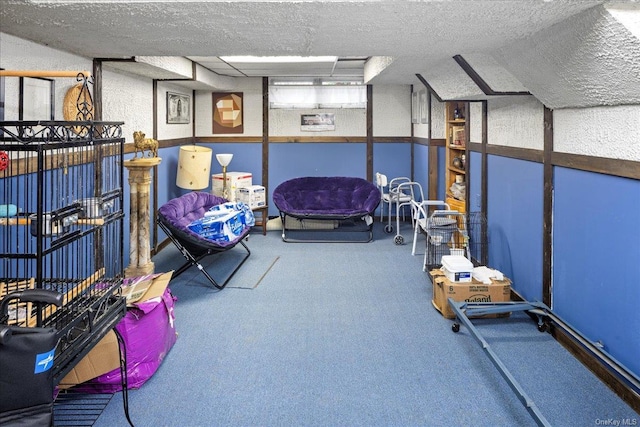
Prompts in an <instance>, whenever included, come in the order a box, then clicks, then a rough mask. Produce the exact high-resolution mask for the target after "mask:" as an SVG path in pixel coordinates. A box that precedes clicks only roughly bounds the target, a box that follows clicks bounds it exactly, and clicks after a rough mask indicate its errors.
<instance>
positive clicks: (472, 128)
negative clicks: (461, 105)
mask: <svg viewBox="0 0 640 427" xmlns="http://www.w3.org/2000/svg"><path fill="white" fill-rule="evenodd" d="M467 122H468V124H469V133H470V135H469V138H470V139H471V142H482V103H481V102H471V103H470V104H469V112H468V113H467Z"/></svg>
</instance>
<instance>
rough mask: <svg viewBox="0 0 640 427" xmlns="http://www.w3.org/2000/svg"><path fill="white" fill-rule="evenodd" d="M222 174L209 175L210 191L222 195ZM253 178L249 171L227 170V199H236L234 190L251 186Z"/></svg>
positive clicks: (233, 200)
mask: <svg viewBox="0 0 640 427" xmlns="http://www.w3.org/2000/svg"><path fill="white" fill-rule="evenodd" d="M223 183H224V179H223V174H221V173H216V174H213V175H211V188H212V190H211V192H212V193H213V194H214V195H216V196H220V197H222V189H223ZM251 185H253V178H252V175H251V173H249V172H227V190H228V191H229V201H230V202H235V201H236V190H237V189H238V188H242V187H251Z"/></svg>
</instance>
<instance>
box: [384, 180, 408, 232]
mask: <svg viewBox="0 0 640 427" xmlns="http://www.w3.org/2000/svg"><path fill="white" fill-rule="evenodd" d="M407 182H411V180H410V179H409V178H406V177H397V178H393V179H392V180H391V182H389V181H388V180H387V176H386V175H384V174H382V173H380V172H376V185H377V187H378V189H379V190H380V200H381V201H382V205H381V206H380V222H383V221H384V209H385V205H386V207H387V214H388V219H389V221H388V224H387V225H386V226H385V228H384V231H385V232H387V233H392V232H393V226H392V225H391V211H392V209H393V204H394V203H395V204H403V203H409V201H410V200H411V195H409V194H404V193H402V192H400V191H398V186H399V185H400V184H402V183H407ZM397 215H399V212H398V210H397V209H396V216H397ZM402 219H404V216H403V217H402Z"/></svg>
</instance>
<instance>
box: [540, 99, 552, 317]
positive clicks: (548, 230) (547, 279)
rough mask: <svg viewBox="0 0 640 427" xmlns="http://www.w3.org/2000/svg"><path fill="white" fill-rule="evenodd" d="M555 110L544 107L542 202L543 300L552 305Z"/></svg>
mask: <svg viewBox="0 0 640 427" xmlns="http://www.w3.org/2000/svg"><path fill="white" fill-rule="evenodd" d="M552 153H553V111H552V110H550V109H549V108H547V107H544V153H543V170H544V171H543V177H544V178H543V180H544V187H543V202H542V226H543V231H542V302H543V303H545V304H546V305H547V306H549V307H551V283H552V270H551V265H552V261H553V237H552V236H553V225H552V224H553V164H552V163H551V154H552Z"/></svg>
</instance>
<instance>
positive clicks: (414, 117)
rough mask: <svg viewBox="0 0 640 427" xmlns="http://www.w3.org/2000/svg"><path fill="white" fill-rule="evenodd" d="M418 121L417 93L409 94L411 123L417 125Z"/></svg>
mask: <svg viewBox="0 0 640 427" xmlns="http://www.w3.org/2000/svg"><path fill="white" fill-rule="evenodd" d="M419 120H420V103H419V100H418V92H412V93H411V123H419Z"/></svg>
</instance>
